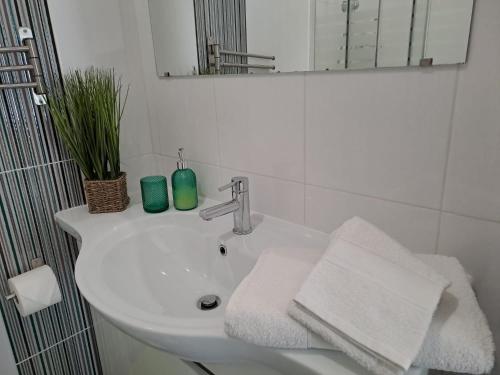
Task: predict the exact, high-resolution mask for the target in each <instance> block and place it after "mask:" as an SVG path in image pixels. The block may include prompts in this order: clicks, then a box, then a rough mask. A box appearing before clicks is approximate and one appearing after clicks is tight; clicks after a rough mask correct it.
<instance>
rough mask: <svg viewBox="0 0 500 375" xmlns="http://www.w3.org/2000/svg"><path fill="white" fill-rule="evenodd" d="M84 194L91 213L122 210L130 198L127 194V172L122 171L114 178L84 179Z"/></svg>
mask: <svg viewBox="0 0 500 375" xmlns="http://www.w3.org/2000/svg"><path fill="white" fill-rule="evenodd" d="M83 185H84V187H85V195H86V197H87V205H88V207H89V212H90V213H91V214H102V213H106V212H120V211H124V210H125V209H126V208H127V206H128V204H129V202H130V198H129V197H128V195H127V174H126V173H124V172H122V173H121V174H120V177H118V178H117V179H116V180H104V181H98V180H87V179H86V180H85V181H84V182H83Z"/></svg>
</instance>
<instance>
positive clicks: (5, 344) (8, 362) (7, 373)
mask: <svg viewBox="0 0 500 375" xmlns="http://www.w3.org/2000/svg"><path fill="white" fill-rule="evenodd" d="M0 374H3V375H18V372H17V368H16V361H15V359H14V353H12V347H11V346H10V340H9V335H8V334H7V329H6V328H5V323H4V321H3V317H2V315H0Z"/></svg>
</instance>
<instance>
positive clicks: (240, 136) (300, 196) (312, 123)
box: [134, 0, 500, 345]
mask: <svg viewBox="0 0 500 375" xmlns="http://www.w3.org/2000/svg"><path fill="white" fill-rule="evenodd" d="M134 4H135V10H136V17H137V18H136V19H137V22H138V26H139V33H140V35H141V46H142V48H143V51H142V56H143V64H144V71H145V79H146V82H147V87H149V90H148V95H149V96H148V103H149V106H150V118H151V125H152V141H153V152H154V154H155V156H156V159H157V163H158V166H159V168H160V171H162V172H164V173H170V171H171V169H172V168H173V167H174V161H175V154H176V150H177V147H179V146H184V147H186V153H187V157H188V158H189V159H190V160H191V165H192V166H193V167H194V169H195V170H196V171H197V174H198V177H199V180H200V190H201V191H202V192H203V193H204V194H205V195H208V196H212V197H215V198H219V199H224V198H227V197H226V196H225V195H224V194H219V193H218V192H216V187H217V186H218V185H221V184H223V183H225V182H227V181H228V179H229V178H230V176H233V175H237V174H244V175H247V176H249V177H250V179H251V202H252V206H253V208H254V209H256V210H259V211H262V212H264V213H268V214H271V215H275V216H278V217H282V218H284V219H287V220H291V221H294V222H298V223H304V224H306V225H308V226H312V227H315V228H318V229H321V230H324V231H331V230H332V229H334V228H335V227H336V226H338V225H340V224H341V223H342V222H343V221H344V220H346V219H348V218H349V217H351V216H353V215H360V216H364V217H366V218H367V219H369V220H371V221H373V222H374V223H375V224H377V225H379V226H380V227H382V228H383V229H384V230H386V231H388V232H389V233H391V234H393V235H394V236H395V237H396V238H398V239H399V240H400V241H401V242H403V243H404V244H406V245H407V246H409V247H410V248H411V249H413V250H415V251H419V252H430V253H433V252H438V253H442V254H447V255H453V256H457V257H459V259H460V260H461V261H462V262H463V263H464V265H465V266H466V268H467V269H468V270H469V271H470V272H472V274H473V275H474V277H475V280H476V288H477V291H478V295H479V299H480V302H481V305H482V306H483V308H484V309H485V311H486V313H487V315H488V318H489V321H490V324H491V326H492V328H493V329H494V332H495V336H496V340H497V343H498V344H499V345H500V293H499V289H500V276H499V275H500V273H499V272H498V265H499V264H500V126H499V122H500V70H499V69H498V61H500V45H499V44H498V43H496V42H495V38H496V37H497V36H498V35H500V3H499V2H498V1H496V0H482V1H479V2H477V6H476V12H475V22H474V29H473V33H472V42H471V49H470V57H469V62H468V64H467V65H465V66H461V67H443V68H432V69H427V70H421V69H415V70H411V69H401V70H398V69H395V70H383V71H377V72H342V73H306V74H288V75H280V76H258V77H255V76H254V77H238V78H235V77H218V78H202V79H172V80H159V79H157V78H156V75H155V71H154V58H153V48H152V43H151V36H150V35H149V32H148V26H147V22H148V21H147V20H148V15H147V10H146V9H145V7H144V6H143V4H141V1H139V0H137V1H134Z"/></svg>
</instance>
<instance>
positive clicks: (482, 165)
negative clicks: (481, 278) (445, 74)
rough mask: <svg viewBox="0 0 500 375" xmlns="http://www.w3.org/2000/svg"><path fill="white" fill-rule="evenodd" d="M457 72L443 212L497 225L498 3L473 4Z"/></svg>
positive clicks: (499, 121) (499, 207)
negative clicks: (462, 62) (465, 56)
mask: <svg viewBox="0 0 500 375" xmlns="http://www.w3.org/2000/svg"><path fill="white" fill-rule="evenodd" d="M475 15H476V19H479V21H477V22H474V24H473V30H472V39H471V43H470V51H469V55H470V56H469V61H468V63H467V65H466V66H464V67H462V69H460V73H459V84H458V92H457V99H456V111H455V116H454V128H453V137H452V143H451V153H450V161H449V168H448V176H447V183H446V193H445V200H444V207H445V209H446V210H449V211H452V212H456V213H462V214H466V215H471V216H477V217H482V218H487V219H492V220H499V221H500V69H499V68H498V62H499V61H500V43H498V35H500V3H498V1H477V2H476V10H475Z"/></svg>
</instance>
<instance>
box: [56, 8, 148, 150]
mask: <svg viewBox="0 0 500 375" xmlns="http://www.w3.org/2000/svg"><path fill="white" fill-rule="evenodd" d="M48 5H49V9H50V13H51V20H52V25H53V28H54V34H55V39H56V46H57V50H58V57H59V61H60V63H61V67H62V69H63V71H65V72H66V71H69V70H73V69H77V68H78V69H86V68H88V67H90V66H96V67H100V68H114V69H115V71H116V74H117V75H121V76H122V80H123V84H124V90H123V94H124V96H125V92H126V90H127V86H128V85H130V92H129V98H128V101H127V104H126V107H125V112H124V117H123V119H122V124H121V138H120V151H121V156H122V158H124V159H126V158H131V157H134V156H139V155H144V154H148V153H152V144H151V132H150V128H149V113H148V105H147V102H146V88H145V84H144V75H143V67H142V60H141V48H140V45H139V42H138V41H139V39H138V36H137V32H136V30H137V25H136V19H135V14H130V12H128V10H129V9H128V7H126V6H125V3H124V2H120V1H118V0H110V1H106V2H102V1H98V0H89V1H84V2H81V1H75V0H70V1H66V0H50V1H49V2H48ZM96 9H99V12H96V11H95V10H96ZM88 25H92V27H88Z"/></svg>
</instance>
